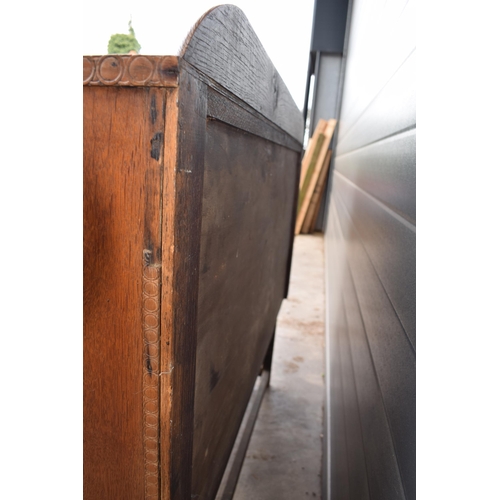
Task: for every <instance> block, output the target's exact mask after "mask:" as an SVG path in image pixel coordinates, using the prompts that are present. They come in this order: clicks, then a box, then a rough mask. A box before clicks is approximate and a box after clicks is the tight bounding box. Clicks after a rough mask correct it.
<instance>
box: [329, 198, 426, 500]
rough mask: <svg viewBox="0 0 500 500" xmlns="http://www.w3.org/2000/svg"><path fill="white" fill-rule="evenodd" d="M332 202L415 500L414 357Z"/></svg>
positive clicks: (347, 222) (356, 238)
mask: <svg viewBox="0 0 500 500" xmlns="http://www.w3.org/2000/svg"><path fill="white" fill-rule="evenodd" d="M334 196H335V198H334V199H335V202H336V208H337V213H338V214H339V220H340V223H341V227H342V232H343V234H344V238H345V239H346V244H347V252H346V254H347V255H348V259H347V260H348V264H349V269H350V271H351V273H352V278H353V285H354V289H355V294H356V298H357V301H358V303H359V310H360V315H361V318H362V323H363V327H364V330H365V332H366V336H367V340H368V345H369V349H370V354H371V358H372V360H373V366H374V369H375V372H376V377H377V380H378V384H379V387H380V391H381V393H382V399H383V405H384V408H385V412H386V415H387V419H388V423H389V426H390V430H391V436H392V441H393V443H394V451H395V453H396V457H397V462H398V465H399V470H400V473H401V481H402V483H403V484H404V489H405V494H406V498H408V499H413V498H415V460H416V457H415V453H416V452H415V446H416V444H415V440H416V427H415V415H416V387H415V383H416V382H415V351H414V350H413V348H412V346H411V344H410V342H409V341H408V338H407V336H406V334H405V331H404V329H403V327H402V325H401V322H400V320H399V318H398V316H397V315H396V313H395V311H394V308H393V306H392V304H391V302H390V300H389V298H388V297H387V294H386V292H385V290H384V288H383V287H382V284H381V282H380V280H379V278H378V276H377V274H376V273H375V270H374V267H373V265H372V263H371V261H370V259H369V257H368V255H367V253H366V250H365V248H364V246H363V244H362V238H361V236H360V234H359V233H358V231H357V229H356V228H355V226H354V225H353V221H352V220H351V218H350V215H349V212H348V211H347V210H346V208H345V206H344V205H343V203H342V202H341V201H339V199H338V198H337V197H338V193H335V189H334ZM344 289H345V284H344ZM353 356H354V350H353ZM361 383H362V384H364V383H365V380H362V381H361ZM360 406H361V405H360ZM361 412H363V409H361ZM384 463H385V462H384ZM380 498H384V497H380Z"/></svg>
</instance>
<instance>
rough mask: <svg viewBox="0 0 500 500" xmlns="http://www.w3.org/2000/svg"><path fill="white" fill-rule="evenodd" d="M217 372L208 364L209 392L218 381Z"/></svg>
mask: <svg viewBox="0 0 500 500" xmlns="http://www.w3.org/2000/svg"><path fill="white" fill-rule="evenodd" d="M219 378H220V375H219V372H218V371H217V370H216V369H215V368H214V366H213V365H210V392H212V391H213V390H214V389H215V386H216V385H217V383H218V382H219Z"/></svg>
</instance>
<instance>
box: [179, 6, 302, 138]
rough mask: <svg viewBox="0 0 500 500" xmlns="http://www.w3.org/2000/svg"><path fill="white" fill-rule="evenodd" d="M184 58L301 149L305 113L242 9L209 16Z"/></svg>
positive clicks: (222, 10)
mask: <svg viewBox="0 0 500 500" xmlns="http://www.w3.org/2000/svg"><path fill="white" fill-rule="evenodd" d="M179 55H180V57H181V58H183V59H185V60H186V61H187V62H188V63H190V64H192V65H193V66H194V67H195V68H197V69H198V70H199V71H201V72H203V73H205V74H206V75H207V76H209V77H210V78H212V79H214V80H215V81H217V82H218V83H220V84H221V85H222V86H223V87H225V88H226V89H227V90H229V91H230V92H232V93H233V94H235V95H236V96H237V97H239V98H240V99H242V100H243V101H245V102H246V103H248V104H250V105H251V106H252V107H253V108H254V109H256V110H257V111H258V112H259V113H261V114H262V115H264V116H265V117H266V118H268V119H269V120H271V121H272V122H273V123H275V124H276V125H278V126H279V127H280V128H282V129H283V130H284V131H286V132H287V133H288V134H290V135H291V136H292V137H294V138H295V139H296V140H297V141H299V142H300V143H302V141H303V135H304V123H303V119H302V113H301V112H300V111H299V109H298V108H297V106H296V104H295V102H294V101H293V98H292V96H291V95H290V92H289V91H288V89H287V88H286V85H285V84H284V82H283V80H282V79H281V77H280V75H279V74H278V72H277V71H276V68H275V67H274V65H273V63H272V62H271V60H270V59H269V56H268V55H267V53H266V51H265V50H264V47H263V46H262V44H261V42H260V40H259V39H258V38H257V35H256V34H255V32H254V30H253V28H252V27H251V25H250V23H249V22H248V19H247V18H246V16H245V14H244V13H243V12H242V11H241V10H240V9H239V8H238V7H236V6H234V5H220V6H218V7H215V8H213V9H212V10H209V11H208V12H207V13H206V14H205V15H204V16H202V17H201V18H200V20H199V21H198V22H197V23H196V25H195V28H194V29H193V31H192V32H191V33H190V35H189V36H188V38H187V39H186V41H185V42H184V46H183V48H182V49H181V53H180V54H179Z"/></svg>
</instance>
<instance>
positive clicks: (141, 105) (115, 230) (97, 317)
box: [83, 87, 165, 500]
mask: <svg viewBox="0 0 500 500" xmlns="http://www.w3.org/2000/svg"><path fill="white" fill-rule="evenodd" d="M164 101H165V90H164V89H155V88H150V89H147V88H142V89H133V88H117V87H109V88H90V87H86V88H84V221H83V223H84V305H83V306H84V311H83V312H84V415H83V417H84V495H85V498H86V500H93V499H96V500H97V499H114V498H123V499H142V498H157V490H156V492H153V494H152V496H151V495H149V496H148V495H147V494H146V466H147V463H146V462H145V460H146V456H145V453H144V446H145V441H144V439H145V436H144V431H145V429H144V426H143V411H144V408H143V404H144V399H143V387H144V386H143V384H144V381H143V376H144V374H145V373H146V374H148V375H147V377H148V378H149V379H151V378H157V377H158V371H159V366H158V363H157V360H156V359H157V358H156V356H155V355H153V353H152V352H151V353H149V354H148V353H147V349H146V350H145V346H144V334H145V330H144V328H143V320H144V311H145V309H144V308H145V306H146V308H149V307H150V306H151V307H152V309H153V310H154V311H156V312H158V311H157V305H158V304H156V305H155V300H156V295H155V294H153V295H154V297H153V301H152V302H150V303H148V304H145V300H144V296H143V279H144V275H145V273H146V274H147V273H148V267H149V266H156V265H157V264H158V263H159V260H160V212H159V207H160V203H161V199H160V191H161V183H160V181H161V175H162V161H163V160H162V156H163V155H162V152H161V151H162V149H163V120H162V119H161V117H162V110H163V107H164ZM145 255H146V256H147V258H146V260H145ZM148 310H149V309H148ZM155 384H156V382H155ZM153 427H154V425H153ZM155 455H156V458H155ZM155 460H156V461H157V451H156V448H154V449H153V456H151V457H150V461H152V462H154V461H155ZM155 484H156V483H155ZM150 489H151V488H150ZM153 489H154V487H153Z"/></svg>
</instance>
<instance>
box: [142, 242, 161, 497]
mask: <svg viewBox="0 0 500 500" xmlns="http://www.w3.org/2000/svg"><path fill="white" fill-rule="evenodd" d="M149 261H150V252H149V251H144V266H143V275H142V324H143V345H144V363H143V366H144V368H143V389H142V392H143V440H144V472H145V497H144V498H145V499H146V500H158V499H159V460H158V457H159V423H160V422H159V418H160V415H159V408H160V407H159V379H160V275H161V267H160V266H159V265H158V264H149Z"/></svg>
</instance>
